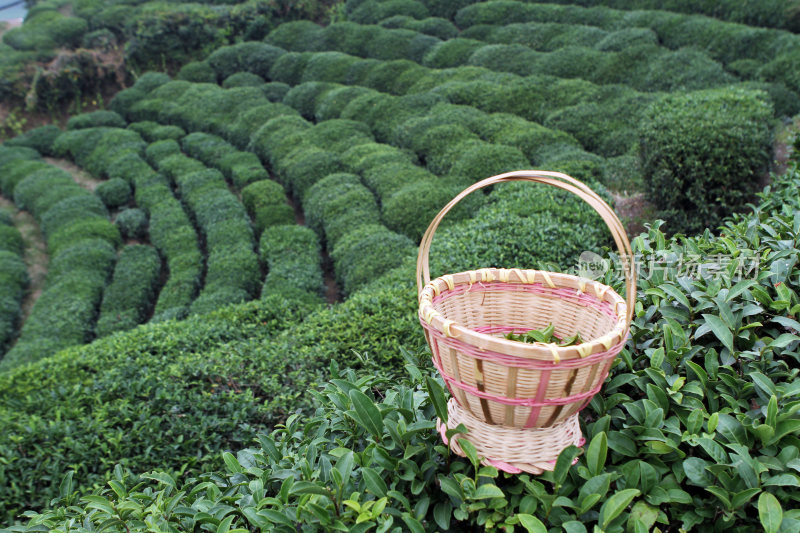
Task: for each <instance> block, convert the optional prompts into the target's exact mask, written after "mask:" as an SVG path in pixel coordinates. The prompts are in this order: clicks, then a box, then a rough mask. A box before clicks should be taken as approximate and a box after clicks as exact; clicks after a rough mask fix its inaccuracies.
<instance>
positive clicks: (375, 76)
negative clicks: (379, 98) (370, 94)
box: [362, 59, 427, 94]
mask: <svg viewBox="0 0 800 533" xmlns="http://www.w3.org/2000/svg"><path fill="white" fill-rule="evenodd" d="M426 71H427V69H425V68H424V67H421V66H420V65H418V64H417V63H415V62H413V61H409V60H407V59H398V60H395V61H382V62H380V63H378V64H377V65H375V66H374V67H372V68H370V69H369V71H368V73H367V75H366V76H365V78H364V80H363V82H362V83H363V85H365V86H367V87H370V88H372V89H375V90H376V91H381V92H384V93H392V94H404V93H405V92H406V90H407V89H408V87H410V86H411V85H413V84H414V83H415V82H416V81H417V80H418V79H419V78H421V77H422V76H423V75H424V74H425V73H426ZM400 80H402V84H401V83H400Z"/></svg>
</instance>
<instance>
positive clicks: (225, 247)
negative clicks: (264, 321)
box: [148, 135, 261, 313]
mask: <svg viewBox="0 0 800 533" xmlns="http://www.w3.org/2000/svg"><path fill="white" fill-rule="evenodd" d="M190 136H191V135H190ZM159 145H167V146H169V145H172V146H174V148H173V149H171V150H169V149H168V150H165V151H164V153H163V154H160V155H157V156H155V155H152V154H154V153H155V150H154V148H156V147H158V146H159ZM148 156H149V157H152V162H153V164H154V165H155V166H156V168H158V169H159V170H160V171H161V172H163V173H164V174H165V175H167V176H168V177H169V179H170V180H171V181H172V183H174V184H175V186H176V187H177V191H178V193H179V194H180V197H181V201H182V202H183V204H184V205H185V206H186V208H187V209H188V210H189V212H190V213H191V214H192V217H193V218H194V220H195V221H196V224H197V227H198V229H199V230H200V232H201V234H202V236H203V238H204V243H205V253H206V268H205V275H204V279H203V287H202V290H201V291H200V294H199V295H198V297H197V300H195V301H194V303H192V306H191V309H190V312H191V313H204V312H208V311H211V310H213V309H216V308H217V307H219V306H221V305H225V304H229V303H238V302H244V301H247V300H250V299H251V298H252V297H253V296H254V295H255V294H256V292H257V290H258V288H259V286H260V284H261V268H260V266H259V264H258V256H257V255H256V253H255V251H254V246H255V244H254V237H253V230H252V228H251V226H250V221H249V220H248V218H247V213H246V212H245V209H244V207H243V206H242V204H241V202H239V200H237V199H236V197H235V196H234V195H233V194H232V193H231V192H230V191H229V190H228V187H227V184H226V183H225V179H224V178H223V176H222V174H221V173H220V172H219V171H217V170H212V169H207V168H206V167H205V166H204V165H203V164H202V163H201V162H200V161H198V160H196V159H192V158H190V157H187V156H185V155H184V154H183V153H181V152H180V147H179V146H178V145H177V143H176V142H175V141H172V140H167V141H159V142H158V143H155V144H152V145H150V147H149V148H148Z"/></svg>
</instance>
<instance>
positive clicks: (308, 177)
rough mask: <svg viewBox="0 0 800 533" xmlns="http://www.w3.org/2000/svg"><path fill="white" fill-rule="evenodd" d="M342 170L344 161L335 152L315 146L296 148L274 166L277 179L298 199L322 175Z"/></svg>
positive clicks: (303, 195)
mask: <svg viewBox="0 0 800 533" xmlns="http://www.w3.org/2000/svg"><path fill="white" fill-rule="evenodd" d="M344 170H345V168H344V163H342V160H341V158H340V157H339V156H338V155H337V154H336V153H335V152H331V151H330V150H323V149H321V148H316V147H311V148H303V147H301V148H297V149H296V150H294V151H293V152H291V153H290V154H289V155H288V156H287V157H286V158H284V159H283V160H282V161H281V162H280V164H279V165H278V166H277V168H276V171H277V174H278V178H279V180H280V181H282V182H283V184H284V186H285V187H286V188H287V189H288V190H289V191H290V192H291V193H292V194H293V195H294V196H295V197H296V198H300V199H302V198H303V197H305V195H306V192H308V189H309V188H310V187H311V186H312V185H314V184H315V183H316V182H317V181H319V180H320V179H322V178H323V177H325V176H327V175H329V174H334V173H336V172H342V171H344Z"/></svg>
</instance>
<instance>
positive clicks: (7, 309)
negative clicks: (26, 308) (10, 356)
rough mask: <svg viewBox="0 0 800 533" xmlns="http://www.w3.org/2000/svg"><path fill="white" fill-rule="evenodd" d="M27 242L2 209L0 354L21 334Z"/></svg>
mask: <svg viewBox="0 0 800 533" xmlns="http://www.w3.org/2000/svg"><path fill="white" fill-rule="evenodd" d="M23 244H24V243H23V240H22V235H21V234H20V232H19V230H18V229H17V228H16V227H15V226H14V220H13V218H12V217H11V214H10V213H9V212H7V211H0V265H2V267H0V354H3V353H5V351H6V348H7V347H8V346H9V344H10V343H11V342H12V341H13V340H14V338H15V337H16V335H17V329H18V327H19V320H20V318H21V315H22V309H21V304H22V299H23V298H24V296H25V290H26V288H27V287H28V283H29V279H28V267H27V265H26V264H25V262H24V261H23V252H24V248H23Z"/></svg>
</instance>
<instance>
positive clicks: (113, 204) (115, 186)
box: [94, 178, 131, 209]
mask: <svg viewBox="0 0 800 533" xmlns="http://www.w3.org/2000/svg"><path fill="white" fill-rule="evenodd" d="M94 193H95V194H96V195H97V196H98V197H99V198H100V199H101V200H102V201H103V203H104V204H105V205H106V207H108V208H109V209H116V208H118V207H122V206H124V205H126V204H127V203H128V202H130V200H131V186H130V185H129V184H128V182H127V181H125V180H124V179H121V178H113V179H110V180H108V181H104V182H103V183H101V184H99V185H98V186H97V188H96V189H95V191H94Z"/></svg>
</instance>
